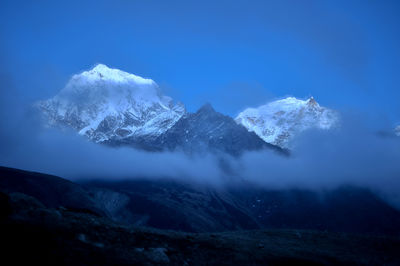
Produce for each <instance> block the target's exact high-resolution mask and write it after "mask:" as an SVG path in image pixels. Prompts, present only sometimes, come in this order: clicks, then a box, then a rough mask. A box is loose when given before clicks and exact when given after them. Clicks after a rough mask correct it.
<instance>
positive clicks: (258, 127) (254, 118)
mask: <svg viewBox="0 0 400 266" xmlns="http://www.w3.org/2000/svg"><path fill="white" fill-rule="evenodd" d="M235 120H236V122H237V123H239V124H242V125H243V126H244V127H246V128H247V129H248V130H249V131H254V133H256V134H257V135H258V136H259V137H261V138H262V139H264V140H265V141H266V142H268V143H271V144H275V145H278V146H281V147H283V148H287V147H288V145H289V142H290V140H291V139H292V138H293V137H295V136H296V135H297V134H298V133H300V132H302V131H304V130H307V129H310V128H318V129H330V128H332V127H334V126H335V125H336V124H337V122H338V120H339V116H338V114H337V113H336V112H335V111H333V110H330V109H328V108H325V107H322V106H320V105H319V104H318V103H317V102H316V101H315V99H314V98H313V97H310V98H309V99H308V100H299V99H296V98H294V97H287V98H285V99H281V100H277V101H273V102H269V103H267V104H265V105H262V106H259V107H258V108H248V109H246V110H244V111H243V112H241V113H240V114H239V115H238V116H237V118H236V119H235Z"/></svg>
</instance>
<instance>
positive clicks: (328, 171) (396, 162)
mask: <svg viewBox="0 0 400 266" xmlns="http://www.w3.org/2000/svg"><path fill="white" fill-rule="evenodd" d="M2 99H3V100H4V99H6V98H5V97H2ZM0 110H1V111H0V137H1V138H0V147H1V149H0V165H2V166H8V167H15V168H20V169H25V170H31V171H38V172H43V173H48V174H54V175H58V176H61V177H64V178H68V179H71V180H79V179H107V180H121V179H134V178H152V179H160V178H174V179H178V180H184V181H189V182H194V183H203V184H204V183H205V184H210V185H216V186H222V185H224V184H227V183H230V184H232V183H235V182H236V181H239V180H246V181H248V182H250V183H253V184H256V185H259V186H264V187H267V188H271V189H288V188H303V189H331V188H334V187H337V186H341V185H355V186H361V187H367V188H370V189H371V190H373V191H375V192H378V193H380V194H381V195H382V196H383V197H385V198H386V199H388V200H389V201H390V202H391V203H394V204H396V206H400V196H399V193H398V191H400V138H396V137H382V136H381V135H378V134H376V133H375V132H377V131H378V130H379V129H380V128H376V129H371V127H370V126H366V125H367V124H368V125H370V123H369V121H367V119H366V118H364V119H362V116H359V115H358V116H354V115H346V114H343V112H342V126H341V128H339V129H336V130H333V131H308V132H306V133H304V134H302V135H301V136H299V137H298V138H296V139H295V140H294V142H293V143H292V147H293V149H292V151H291V156H289V157H286V156H282V155H279V154H277V153H275V152H271V151H262V152H248V153H245V154H244V155H242V156H241V157H240V158H232V157H229V156H222V155H214V154H202V155H193V156H188V155H186V154H184V153H182V152H162V153H152V152H144V151H139V150H135V149H132V148H129V147H125V148H111V147H107V146H103V145H99V144H95V143H91V142H89V141H88V140H86V139H85V138H84V137H81V136H78V135H77V134H76V133H75V132H66V131H60V130H57V129H49V128H43V127H41V126H40V124H41V123H40V121H39V120H38V119H37V117H36V116H35V115H34V112H33V110H32V109H31V108H30V107H26V105H23V104H21V103H20V102H18V101H17V100H15V99H14V100H12V99H11V98H10V99H9V100H8V101H7V102H5V101H4V102H3V105H2V107H0ZM227 169H229V170H227Z"/></svg>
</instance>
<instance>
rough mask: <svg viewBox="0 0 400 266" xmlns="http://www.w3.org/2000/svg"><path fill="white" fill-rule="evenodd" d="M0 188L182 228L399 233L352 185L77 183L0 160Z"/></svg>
mask: <svg viewBox="0 0 400 266" xmlns="http://www.w3.org/2000/svg"><path fill="white" fill-rule="evenodd" d="M0 191H1V192H3V193H6V194H9V195H15V197H17V198H19V199H22V200H24V198H26V197H27V196H29V197H30V198H33V199H34V198H36V199H37V201H39V202H41V203H42V204H43V205H44V206H46V207H48V208H62V209H64V210H65V209H66V210H68V211H73V212H79V213H91V214H96V215H98V216H101V217H108V218H111V219H113V220H114V221H116V222H119V223H121V224H125V225H136V226H150V227H155V228H160V229H172V230H178V231H187V232H216V231H227V230H245V229H260V228H281V229H310V230H328V231H338V232H353V233H355V232H357V233H374V234H389V235H392V236H399V235H400V212H399V211H398V210H396V209H395V208H393V207H391V206H390V205H388V204H387V203H386V202H384V201H383V200H382V199H380V198H379V197H377V196H376V195H375V194H373V193H372V192H370V191H369V190H367V189H362V188H355V187H343V188H339V189H332V190H326V191H319V192H316V191H311V190H300V189H297V190H294V189H292V190H291V189H286V190H268V189H265V188H260V187H256V186H251V185H250V184H248V183H246V182H242V183H238V184H237V185H236V186H234V185H232V186H226V187H218V188H215V187H213V186H206V185H204V186H196V185H193V184H190V183H185V182H183V181H174V180H171V179H159V180H145V179H142V180H140V179H132V180H126V181H100V180H99V181H90V182H85V183H82V184H77V183H73V182H70V181H67V180H65V179H62V178H59V177H55V176H50V175H44V174H40V173H32V172H27V171H21V170H16V169H10V168H4V167H0ZM21 193H23V194H25V195H27V196H25V197H24V196H21ZM28 201H32V200H29V199H28ZM35 204H36V203H35ZM36 205H40V204H36Z"/></svg>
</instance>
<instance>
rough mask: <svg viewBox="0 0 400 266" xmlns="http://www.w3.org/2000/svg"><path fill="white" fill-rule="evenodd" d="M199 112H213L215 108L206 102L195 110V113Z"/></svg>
mask: <svg viewBox="0 0 400 266" xmlns="http://www.w3.org/2000/svg"><path fill="white" fill-rule="evenodd" d="M200 112H207V113H209V112H213V113H214V112H215V110H214V108H213V107H212V105H211V104H210V103H206V104H204V105H203V106H201V107H200V108H199V110H198V111H197V113H200Z"/></svg>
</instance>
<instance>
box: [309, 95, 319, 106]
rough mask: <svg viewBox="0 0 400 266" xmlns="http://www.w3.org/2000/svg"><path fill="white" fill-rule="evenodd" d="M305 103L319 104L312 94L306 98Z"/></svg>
mask: <svg viewBox="0 0 400 266" xmlns="http://www.w3.org/2000/svg"><path fill="white" fill-rule="evenodd" d="M307 104H308V105H311V106H319V104H318V103H317V101H316V100H315V99H314V97H313V96H311V97H310V98H308V100H307Z"/></svg>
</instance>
